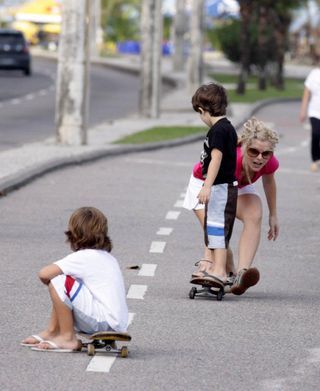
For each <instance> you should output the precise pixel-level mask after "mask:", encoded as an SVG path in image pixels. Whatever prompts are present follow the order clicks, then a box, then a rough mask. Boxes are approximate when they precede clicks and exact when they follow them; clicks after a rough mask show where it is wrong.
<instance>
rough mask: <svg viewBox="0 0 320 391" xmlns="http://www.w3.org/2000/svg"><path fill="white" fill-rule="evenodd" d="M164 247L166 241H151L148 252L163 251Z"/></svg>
mask: <svg viewBox="0 0 320 391" xmlns="http://www.w3.org/2000/svg"><path fill="white" fill-rule="evenodd" d="M165 247H166V242H156V241H154V242H151V246H150V250H149V252H150V253H158V254H160V253H163V251H164V249H165Z"/></svg>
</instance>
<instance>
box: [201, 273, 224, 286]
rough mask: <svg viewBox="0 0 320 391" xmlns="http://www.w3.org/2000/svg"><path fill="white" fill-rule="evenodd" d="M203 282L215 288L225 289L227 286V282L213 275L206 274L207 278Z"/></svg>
mask: <svg viewBox="0 0 320 391" xmlns="http://www.w3.org/2000/svg"><path fill="white" fill-rule="evenodd" d="M203 281H205V283H206V284H207V285H209V286H212V287H214V288H220V289H221V288H223V289H224V286H225V283H226V280H225V281H224V280H221V278H219V277H217V276H215V275H213V274H208V273H206V276H205V277H204V278H203Z"/></svg>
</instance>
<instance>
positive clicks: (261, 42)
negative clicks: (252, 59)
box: [258, 6, 268, 90]
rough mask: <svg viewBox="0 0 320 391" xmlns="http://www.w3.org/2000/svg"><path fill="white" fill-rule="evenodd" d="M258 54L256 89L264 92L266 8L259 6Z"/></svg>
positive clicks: (265, 81)
mask: <svg viewBox="0 0 320 391" xmlns="http://www.w3.org/2000/svg"><path fill="white" fill-rule="evenodd" d="M258 15H259V16H258V53H259V64H258V68H259V77H258V89H259V90H265V89H266V88H267V75H266V65H267V61H268V58H267V44H268V37H267V7H264V6H259V13H258Z"/></svg>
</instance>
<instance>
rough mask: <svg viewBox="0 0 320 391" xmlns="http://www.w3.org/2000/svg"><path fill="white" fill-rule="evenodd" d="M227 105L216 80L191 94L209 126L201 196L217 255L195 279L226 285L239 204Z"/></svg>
mask: <svg viewBox="0 0 320 391" xmlns="http://www.w3.org/2000/svg"><path fill="white" fill-rule="evenodd" d="M227 105H228V101H227V94H226V91H225V89H224V88H223V87H222V86H220V85H218V84H215V83H210V84H208V85H202V86H201V87H199V88H198V90H197V91H196V92H195V94H194V95H193V97H192V106H193V108H194V110H195V111H197V112H198V113H199V114H200V118H201V120H202V121H203V122H204V123H205V124H206V125H207V126H208V127H209V128H210V129H209V131H208V133H207V135H206V138H205V141H204V147H203V151H202V154H201V157H200V162H201V174H202V176H203V178H204V181H203V183H202V188H201V190H200V192H199V194H198V200H199V203H200V204H202V205H205V206H206V208H205V211H206V215H205V223H204V229H205V242H206V245H207V247H208V249H209V251H210V253H212V257H213V253H214V259H215V262H214V263H210V264H209V265H208V268H207V270H206V272H205V273H204V275H203V276H201V277H200V281H198V280H193V281H192V282H193V283H195V284H196V283H198V284H201V283H202V282H203V281H202V279H203V280H205V282H209V283H210V285H212V286H215V287H218V288H221V287H223V286H224V283H225V282H226V278H227V274H226V260H227V248H228V245H229V240H230V238H231V234H232V229H233V223H234V219H235V215H236V207H237V182H236V177H235V169H236V149H237V133H236V131H235V129H234V127H233V126H232V124H231V122H230V121H229V120H228V119H227V118H226V116H225V115H226V108H227Z"/></svg>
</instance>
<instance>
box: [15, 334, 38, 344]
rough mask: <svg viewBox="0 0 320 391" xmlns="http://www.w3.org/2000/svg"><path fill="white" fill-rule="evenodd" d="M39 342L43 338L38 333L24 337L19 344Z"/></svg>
mask: <svg viewBox="0 0 320 391" xmlns="http://www.w3.org/2000/svg"><path fill="white" fill-rule="evenodd" d="M40 342H43V338H42V337H40V335H30V337H28V338H25V339H24V340H23V341H21V343H20V345H21V346H36V345H38V344H39V343H40Z"/></svg>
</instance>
